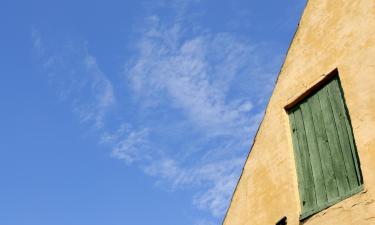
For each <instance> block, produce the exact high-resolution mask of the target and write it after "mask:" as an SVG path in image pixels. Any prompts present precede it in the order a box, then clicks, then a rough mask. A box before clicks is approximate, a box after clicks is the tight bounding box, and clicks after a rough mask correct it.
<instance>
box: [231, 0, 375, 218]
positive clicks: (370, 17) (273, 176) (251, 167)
mask: <svg viewBox="0 0 375 225" xmlns="http://www.w3.org/2000/svg"><path fill="white" fill-rule="evenodd" d="M335 68H338V72H339V76H340V79H341V83H342V87H343V89H344V95H345V99H346V103H347V107H348V110H349V114H350V117H351V122H352V126H353V132H354V138H355V141H356V145H357V150H358V155H359V160H360V163H361V170H362V175H363V180H364V188H365V190H364V191H363V192H361V193H359V194H357V195H355V196H353V197H351V198H348V199H346V200H344V201H342V202H340V203H338V204H336V205H334V206H332V207H330V208H328V209H326V210H323V211H322V212H320V213H317V214H315V215H314V216H312V217H310V218H309V219H307V220H306V221H304V222H303V224H306V225H313V224H314V225H315V224H320V225H322V224H323V225H325V224H327V225H331V224H340V225H349V224H351V225H366V224H375V1H374V0H358V1H353V0H309V2H308V4H307V6H306V8H305V11H304V14H303V16H302V19H301V22H300V26H299V28H298V30H297V33H296V35H295V38H294V40H293V42H292V45H291V47H290V49H289V52H288V55H287V58H286V60H285V63H284V66H283V68H282V70H281V73H280V75H279V78H278V81H277V83H276V87H275V90H274V92H273V95H272V97H271V99H270V102H269V105H268V107H267V110H266V114H265V117H264V119H263V122H262V123H261V126H260V129H259V131H258V134H257V136H256V140H255V143H254V145H253V147H252V150H251V153H250V156H249V158H248V161H247V163H246V165H245V167H244V171H243V174H242V176H241V179H240V181H239V183H238V186H237V188H236V191H235V193H234V196H233V199H232V202H231V205H230V208H229V210H228V212H227V215H226V218H225V220H224V225H257V224H259V225H268V224H270V225H272V224H276V222H277V221H278V220H279V219H281V218H282V217H284V216H287V218H288V224H291V225H293V224H300V221H299V215H300V202H299V193H298V186H297V174H296V168H295V161H294V154H293V146H292V141H291V132H290V127H289V120H288V116H287V114H286V112H285V110H284V107H285V106H286V105H287V104H288V103H290V102H292V101H293V100H294V99H296V98H297V97H298V96H300V95H301V94H302V93H304V92H305V91H306V90H307V89H308V88H309V87H311V86H313V85H314V84H315V83H317V82H318V81H319V80H321V79H322V78H323V77H324V74H328V73H330V72H331V71H333V70H334V69H335Z"/></svg>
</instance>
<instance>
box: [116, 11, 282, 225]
mask: <svg viewBox="0 0 375 225" xmlns="http://www.w3.org/2000/svg"><path fill="white" fill-rule="evenodd" d="M181 27H183V24H181V23H180V21H178V22H176V23H174V24H171V25H165V24H163V23H162V22H161V20H160V19H159V18H158V17H156V16H153V17H151V18H150V19H149V27H147V28H148V29H145V30H144V31H143V32H142V33H141V36H140V38H139V42H138V43H137V45H136V46H137V47H136V49H135V50H136V51H137V54H136V57H135V58H134V59H133V61H132V63H128V64H127V66H126V68H127V70H126V79H127V80H128V81H129V82H130V84H131V88H132V89H133V91H134V95H135V96H137V98H138V100H139V101H138V102H140V103H139V104H140V105H141V106H140V107H142V108H143V109H144V110H145V111H147V112H148V114H150V113H151V114H152V112H153V111H158V110H160V109H163V111H170V112H174V113H180V114H182V117H179V118H180V119H179V120H171V119H170V120H166V121H163V120H160V123H162V124H163V128H162V129H159V130H153V132H156V133H159V134H162V135H164V136H170V135H172V133H171V129H168V127H170V126H173V125H174V124H180V123H184V124H185V125H184V126H183V127H182V128H181V127H180V128H181V129H184V132H183V133H184V134H182V135H189V134H191V133H195V134H198V135H200V137H198V139H196V140H193V139H192V140H191V139H189V140H188V141H186V142H184V141H183V140H182V142H183V143H181V145H178V147H177V148H176V147H175V146H173V147H172V146H168V144H167V145H166V146H163V148H162V149H163V150H162V152H163V154H153V155H152V157H151V158H150V160H146V162H144V163H143V164H142V166H140V167H141V168H142V169H143V170H144V171H145V173H147V174H149V175H151V176H154V177H157V178H158V183H165V184H167V185H168V184H170V186H171V187H172V188H173V189H175V188H178V187H181V188H185V187H189V186H193V187H201V190H202V191H200V192H199V193H197V194H196V195H195V196H194V199H193V204H194V205H196V206H197V207H198V208H200V209H204V210H209V211H210V212H211V213H212V215H214V216H215V217H218V218H220V217H221V216H223V215H224V212H225V210H226V208H227V206H228V204H229V200H230V197H231V194H232V191H233V190H234V187H235V184H236V182H237V179H238V176H239V174H240V171H241V167H242V165H243V162H244V160H245V156H246V153H247V151H248V147H249V146H250V142H251V138H252V136H253V135H254V134H255V131H256V128H257V126H258V124H259V121H260V119H261V117H262V115H263V110H259V107H264V104H265V102H266V100H267V98H268V96H269V94H270V91H271V87H272V85H270V84H268V83H269V82H271V81H272V80H273V78H274V75H275V72H276V68H277V64H275V63H274V62H272V61H269V60H268V59H267V58H263V57H262V54H261V52H262V49H260V47H258V46H257V45H253V44H251V43H250V42H249V41H246V40H243V39H241V38H238V37H235V36H233V35H230V34H228V33H218V34H213V33H210V32H207V31H205V32H202V33H198V34H194V35H191V34H186V33H188V32H186V31H184V30H183V29H182V28H181ZM244 84H247V86H246V85H244ZM265 84H268V85H265ZM144 122H145V123H147V117H146V118H145V121H144ZM165 122H166V123H165ZM191 128H193V130H190V129H191ZM172 130H173V129H172ZM125 140H127V139H125ZM148 141H149V142H151V143H152V144H151V145H157V143H155V140H153V139H152V138H149V139H148ZM186 144H187V145H188V146H186ZM142 148H143V147H142V146H139V148H138V151H143V150H142ZM135 151H136V150H135ZM119 158H120V157H119ZM151 159H152V160H151ZM205 222H207V221H205Z"/></svg>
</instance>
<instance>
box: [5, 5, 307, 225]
mask: <svg viewBox="0 0 375 225" xmlns="http://www.w3.org/2000/svg"><path fill="white" fill-rule="evenodd" d="M304 4H305V2H304V1H297V0H287V1H276V0H269V1H249V0H237V1H214V0H191V1H187V0H176V1H168V0H159V1H151V0H139V1H115V0H113V1H112V0H110V1H95V0H93V1H72V0H65V1H43V0H35V1H23V2H22V1H10V0H2V1H1V2H0V5H1V6H0V27H1V41H0V49H1V51H0V74H1V76H0V77H1V80H0V81H1V82H0V99H1V102H2V107H1V109H2V110H1V111H0V118H1V124H2V126H1V128H0V134H1V136H2V137H3V138H2V139H1V141H0V149H1V152H2V154H1V155H2V157H0V177H1V179H2V182H1V184H2V185H1V186H0V199H1V204H0V224H6V225H26V224H27V225H51V224H53V225H123V224H132V225H146V224H147V225H150V224H153V225H154V224H155V225H177V224H178V225H185V224H186V225H212V224H220V223H221V221H222V219H223V216H224V214H225V211H226V209H227V207H228V204H229V200H230V197H231V194H232V192H233V189H234V187H235V184H236V182H237V180H238V177H239V175H240V172H241V169H242V166H243V164H244V160H245V158H246V155H247V153H248V151H249V147H250V146H251V143H252V139H253V136H254V134H255V132H256V129H257V127H258V125H259V122H260V120H261V118H262V115H263V111H264V108H265V106H266V104H267V100H268V98H269V96H270V94H271V92H272V88H273V85H274V81H275V79H276V76H277V73H278V71H279V69H280V66H281V64H282V60H283V58H284V55H285V53H286V51H287V48H288V46H289V43H290V41H291V39H292V36H293V33H294V31H295V29H296V26H297V24H298V20H299V18H300V15H301V13H302V10H303V7H304ZM249 210H250V209H249Z"/></svg>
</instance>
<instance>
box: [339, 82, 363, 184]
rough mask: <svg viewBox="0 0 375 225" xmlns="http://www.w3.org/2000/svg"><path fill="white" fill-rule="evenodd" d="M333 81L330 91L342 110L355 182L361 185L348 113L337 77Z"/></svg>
mask: <svg viewBox="0 0 375 225" xmlns="http://www.w3.org/2000/svg"><path fill="white" fill-rule="evenodd" d="M333 82H334V83H335V85H334V86H333V87H334V88H332V91H333V95H334V96H336V98H337V103H338V107H339V109H340V111H342V112H343V123H344V125H345V128H346V132H347V135H348V140H349V143H350V150H351V153H352V159H353V162H354V166H355V171H356V175H357V184H358V185H361V184H362V176H361V172H360V167H359V161H358V155H357V148H356V147H355V144H354V136H353V131H352V126H351V124H350V120H349V115H348V112H347V109H346V107H345V102H344V96H343V93H342V91H341V88H340V87H341V86H340V82H339V80H338V78H336V79H334V81H333Z"/></svg>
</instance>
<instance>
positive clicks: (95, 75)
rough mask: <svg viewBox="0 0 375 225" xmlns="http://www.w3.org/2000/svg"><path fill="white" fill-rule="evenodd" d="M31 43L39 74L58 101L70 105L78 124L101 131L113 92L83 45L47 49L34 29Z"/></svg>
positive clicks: (106, 78) (111, 103)
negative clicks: (76, 116)
mask: <svg viewBox="0 0 375 225" xmlns="http://www.w3.org/2000/svg"><path fill="white" fill-rule="evenodd" d="M32 42H33V50H34V51H35V53H36V55H37V60H38V62H39V63H40V64H41V65H42V68H41V70H42V71H43V73H45V74H47V76H48V80H49V82H50V83H51V84H52V85H53V86H54V87H55V90H56V91H57V94H58V95H59V97H60V99H61V100H65V101H68V102H69V103H70V104H71V105H72V109H73V111H74V113H76V114H77V115H78V117H79V119H80V121H81V122H82V123H86V124H90V125H92V126H93V127H96V128H100V127H102V126H103V125H104V119H105V116H106V113H107V112H108V110H109V109H110V108H111V107H112V106H113V105H114V103H115V97H114V91H113V87H112V83H111V82H110V80H109V79H108V77H107V75H106V74H104V73H103V71H102V70H101V69H100V67H99V65H98V64H97V62H96V58H95V57H94V56H93V55H91V54H90V53H89V52H88V49H87V43H73V42H66V43H63V44H62V45H54V46H53V47H51V46H48V45H47V44H46V43H44V42H43V39H42V36H41V34H40V32H39V31H38V30H37V29H33V30H32ZM59 44H60V43H59ZM56 46H59V47H56Z"/></svg>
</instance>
